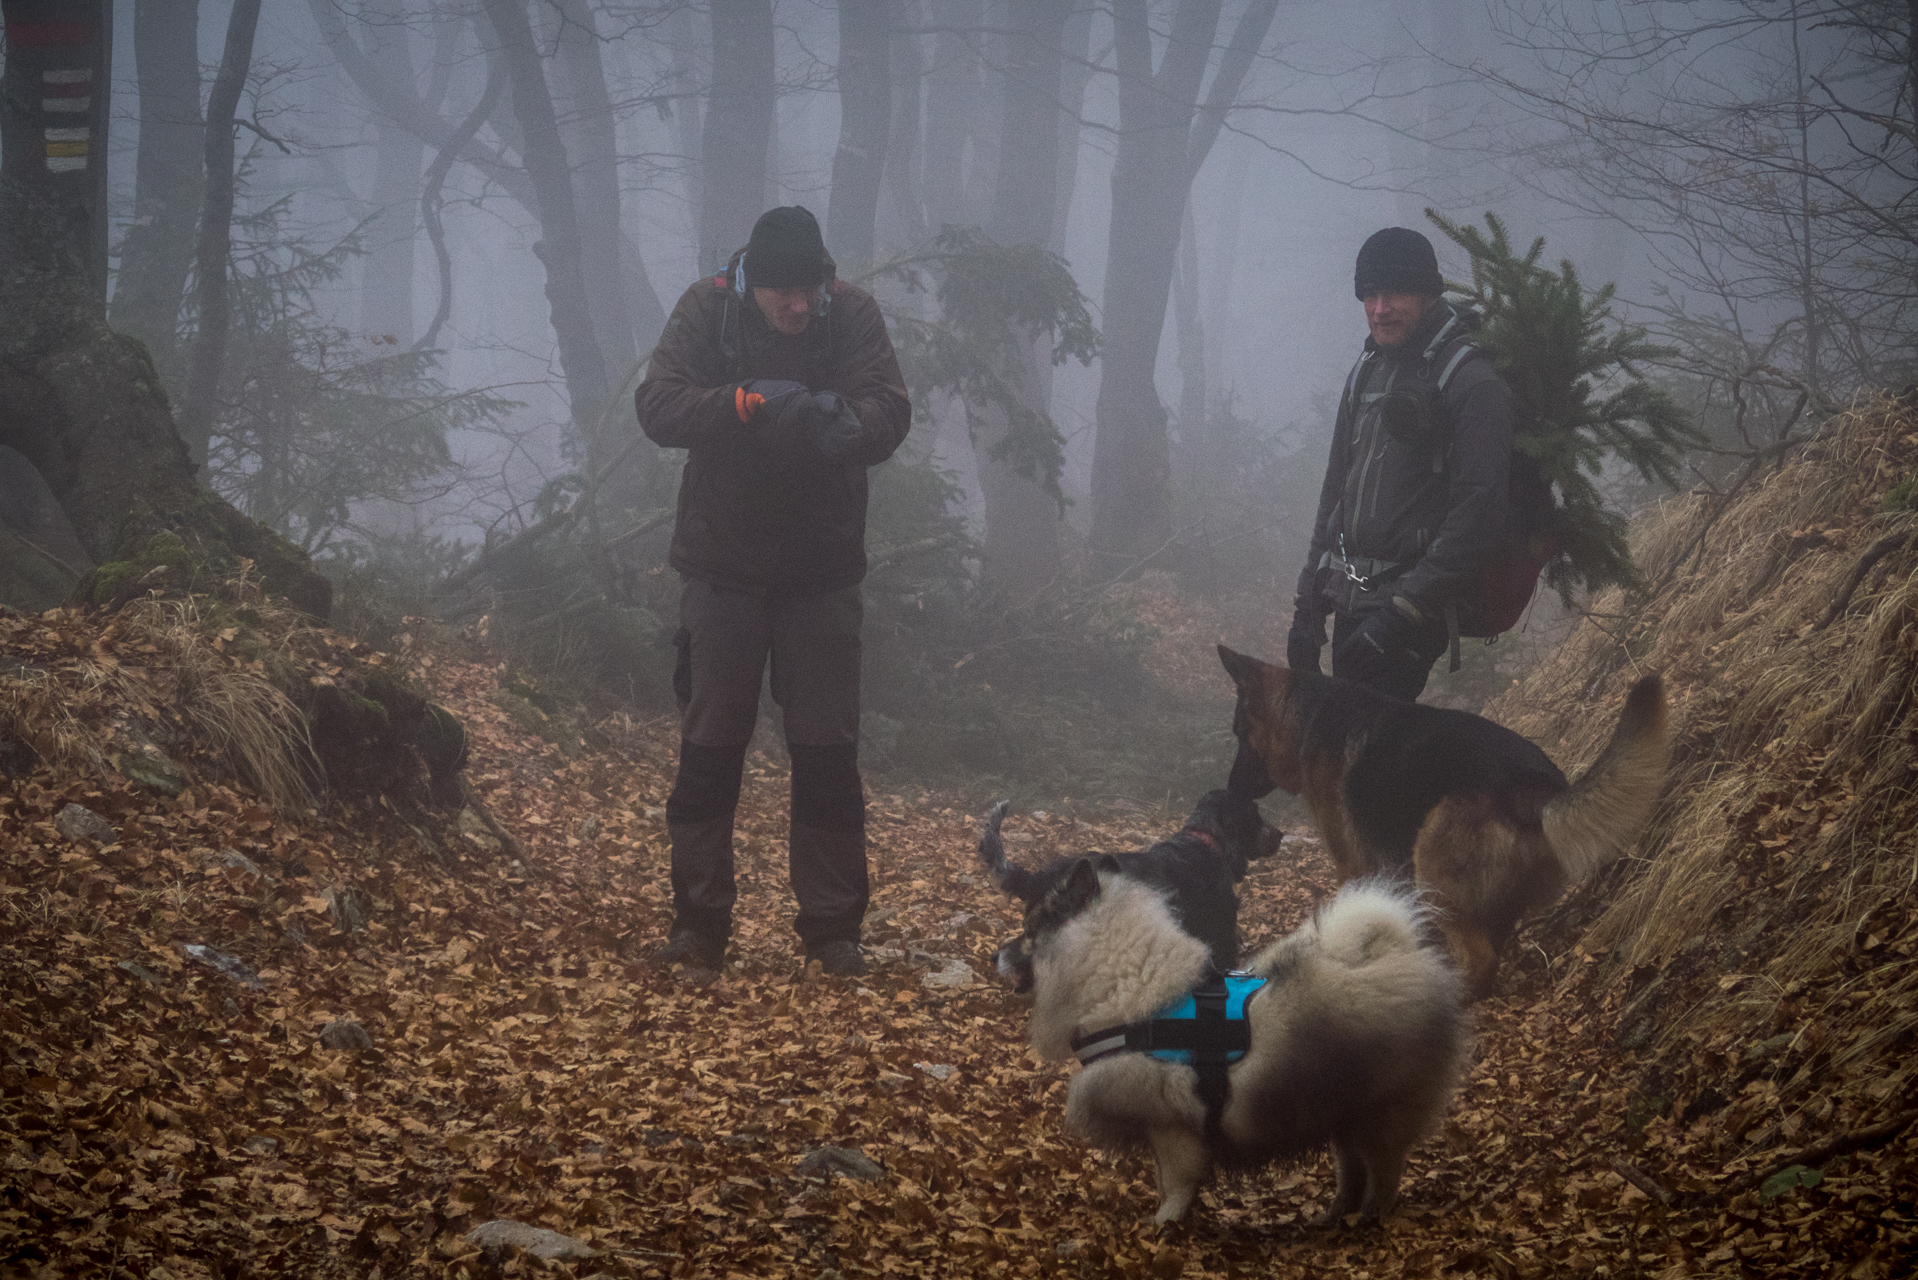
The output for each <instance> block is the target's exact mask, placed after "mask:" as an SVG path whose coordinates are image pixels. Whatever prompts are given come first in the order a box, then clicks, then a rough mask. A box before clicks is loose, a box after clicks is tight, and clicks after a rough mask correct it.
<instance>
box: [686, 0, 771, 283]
mask: <svg viewBox="0 0 1918 1280" xmlns="http://www.w3.org/2000/svg"><path fill="white" fill-rule="evenodd" d="M712 7H713V85H712V91H711V94H710V96H709V98H708V100H707V104H706V127H705V130H704V132H703V133H702V134H701V136H700V145H699V268H700V270H701V272H714V271H717V270H719V269H720V268H721V267H723V266H725V265H726V259H727V258H728V257H729V256H731V254H732V252H733V250H735V249H737V248H739V247H740V246H741V245H743V244H745V243H746V237H747V236H748V235H749V234H750V233H751V232H752V229H753V223H754V222H756V221H757V220H758V218H759V215H760V214H761V213H762V212H763V211H764V209H763V202H764V200H765V198H766V197H765V186H766V151H767V148H768V147H769V146H771V144H772V128H773V92H774V87H775V86H774V83H773V7H772V0H713V5H712Z"/></svg>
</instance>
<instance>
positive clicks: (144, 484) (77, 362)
mask: <svg viewBox="0 0 1918 1280" xmlns="http://www.w3.org/2000/svg"><path fill="white" fill-rule="evenodd" d="M93 8H94V7H93V6H89V10H90V11H91V10H92V9H93ZM49 10H53V12H52V13H51V14H49V12H48V11H49ZM0 14H3V15H4V18H5V21H6V25H7V53H6V58H7V61H6V77H5V82H4V85H0V103H3V104H4V105H0V129H4V131H5V136H4V141H3V142H0V148H3V149H4V161H0V335H4V340H0V445H5V446H6V447H8V448H11V449H14V450H17V451H18V452H19V453H20V454H21V455H22V456H23V457H25V458H26V459H27V461H28V462H30V463H32V465H33V468H34V470H36V471H37V472H39V474H40V476H41V478H42V479H43V480H44V481H45V482H46V485H47V488H48V490H49V491H50V492H51V493H52V495H53V497H54V499H55V501H57V502H58V503H59V505H60V507H61V509H62V511H64V512H65V513H66V515H67V518H68V520H69V521H70V522H71V523H72V526H73V531H74V536H75V537H76V539H77V540H78V542H79V544H80V546H81V547H82V548H83V549H84V550H85V551H86V553H87V555H88V556H89V557H91V558H92V559H93V560H94V561H96V562H98V563H99V564H100V566H101V567H100V568H99V569H98V570H96V571H94V573H93V574H91V575H90V576H89V578H88V579H87V581H86V582H83V584H82V585H83V587H87V586H89V585H90V586H91V587H92V588H93V589H94V592H95V594H90V595H89V596H88V597H87V598H88V599H89V600H92V601H94V602H98V603H114V602H115V601H117V600H120V599H124V598H126V596H127V595H130V594H132V593H133V592H134V591H136V590H141V589H144V588H143V587H142V586H141V582H142V579H143V577H144V574H145V572H146V571H147V570H150V569H154V568H158V567H160V566H158V565H157V564H152V563H143V561H142V558H143V557H146V558H147V560H149V561H150V560H151V558H152V555H153V551H154V543H153V541H152V540H153V538H154V536H155V535H156V534H159V533H162V532H170V533H173V534H175V535H177V536H178V538H179V539H180V542H179V544H177V545H180V546H181V547H183V549H184V551H185V553H186V554H187V555H188V556H189V557H190V558H191V559H193V560H194V561H195V564H196V567H197V566H205V567H208V568H213V569H221V568H224V569H226V570H228V571H231V570H234V569H237V568H238V566H239V558H240V557H244V558H246V559H248V560H251V561H252V562H253V563H254V566H255V570H256V577H257V578H259V579H260V580H263V581H264V582H265V583H266V584H267V586H268V587H269V588H270V589H272V590H274V591H275V592H277V593H279V594H281V595H284V596H285V597H287V598H288V599H290V600H291V601H292V602H293V603H294V604H295V605H297V606H298V607H300V608H302V609H304V610H306V612H308V613H309V614H312V615H313V616H315V617H319V618H324V617H325V615H326V612H327V606H328V602H329V601H330V599H331V588H330V586H329V585H328V584H327V581H326V579H325V578H323V577H321V576H320V575H319V574H317V573H315V572H314V571H313V569H312V566H311V565H310V564H309V563H308V562H307V560H306V557H305V556H303V555H302V554H300V552H299V551H298V550H297V549H296V548H294V547H292V546H291V545H290V544H288V543H287V542H286V540H285V539H283V538H280V537H278V536H277V535H275V534H273V533H272V532H270V531H269V530H267V529H265V528H263V527H262V526H260V525H258V524H256V523H254V522H253V521H251V520H248V519H247V518H246V517H245V516H242V515H241V514H240V513H239V512H237V511H235V510H234V509H233V508H232V507H231V506H229V505H227V504H226V503H224V502H222V501H220V500H219V499H218V498H216V497H214V496H212V495H211V494H208V493H205V492H204V491H202V490H201V489H200V488H199V486H198V485H197V484H196V483H195V481H194V470H195V468H194V465H193V462H192V460H191V459H190V458H189V457H188V454H187V450H186V448H185V446H184V444H183V443H182V441H181V439H180V436H179V434H178V433H177V432H176V431H175V430H174V427H173V421H172V419H171V417H170V416H169V414H168V412H167V399H166V393H165V392H164V391H163V390H161V387H160V382H159V379H158V377H157V376H156V375H155V372H154V368H153V363H152V361H151V359H150V358H149V357H148V355H147V353H146V350H145V348H144V347H143V346H142V345H141V344H140V343H138V342H136V341H134V340H133V339H131V338H128V337H123V336H121V335H119V334H116V333H114V332H113V331H112V330H111V329H110V328H108V327H107V321H106V308H105V305H104V298H103V296H102V294H101V291H100V288H99V285H98V282H97V280H95V279H94V278H93V275H92V272H91V271H90V270H89V266H90V262H91V259H92V252H93V249H92V246H93V245H94V243H95V236H94V233H93V229H92V226H91V221H90V215H91V213H92V212H93V211H94V208H95V206H94V204H93V201H92V197H91V195H90V194H89V193H90V190H91V188H92V181H91V179H92V178H93V176H94V173H93V170H94V169H95V168H97V167H99V166H97V165H96V163H95V161H97V159H98V158H99V157H101V156H104V155H105V154H106V142H107V121H106V120H105V119H104V118H101V119H99V120H98V122H97V124H94V125H89V126H87V128H88V129H89V130H90V131H91V132H90V133H89V135H88V137H86V138H85V139H72V140H68V139H61V138H54V139H48V138H46V136H45V132H44V131H45V130H46V129H48V128H62V129H64V128H78V127H80V126H77V125H70V124H66V123H59V124H54V123H51V122H50V121H51V119H52V118H56V117H57V118H60V119H63V120H64V119H65V118H68V117H70V116H72V115H80V114H81V113H79V112H71V113H59V112H55V113H48V112H47V111H46V108H45V105H44V104H45V101H46V100H47V99H45V98H43V97H42V96H41V94H40V92H39V90H40V89H41V88H42V86H43V85H71V84H81V85H85V84H88V83H89V82H90V81H91V80H92V79H93V77H94V76H101V75H104V71H103V69H102V68H100V67H99V66H98V65H97V64H94V65H91V66H89V65H88V63H87V62H86V61H85V58H86V56H87V55H86V51H85V50H84V49H81V48H80V46H78V45H76V44H74V43H72V42H70V41H61V40H47V39H36V38H34V37H37V36H38V37H44V36H48V35H53V36H57V35H59V34H60V33H59V31H58V30H56V28H58V27H61V26H77V25H82V24H80V23H79V20H78V19H77V18H76V16H75V14H76V6H73V5H70V4H67V5H58V6H54V5H44V4H43V5H32V4H27V3H21V2H20V0H5V3H4V4H3V5H0ZM38 24H45V25H44V26H41V25H38ZM76 50H78V52H76ZM101 52H104V50H101ZM76 69H77V70H88V71H90V72H92V73H93V74H92V75H90V76H89V77H87V78H85V79H79V78H72V79H69V78H62V77H61V76H60V75H51V76H50V75H48V73H49V72H54V73H60V72H67V71H73V70H76ZM23 90H30V91H31V92H23ZM78 96H79V95H70V97H71V98H77V97H78ZM236 96H237V95H236ZM82 118H84V116H82ZM63 141H74V142H79V141H84V142H85V143H87V148H86V150H85V151H83V152H73V151H68V150H66V149H65V148H62V149H60V150H57V151H55V152H54V153H52V154H49V151H48V143H49V142H63ZM73 159H84V160H86V161H87V162H88V163H87V165H86V167H84V168H83V167H79V166H72V165H54V166H50V165H49V164H48V161H50V160H73ZM174 585H181V586H184V585H186V584H185V583H184V582H176V583H175V584H174Z"/></svg>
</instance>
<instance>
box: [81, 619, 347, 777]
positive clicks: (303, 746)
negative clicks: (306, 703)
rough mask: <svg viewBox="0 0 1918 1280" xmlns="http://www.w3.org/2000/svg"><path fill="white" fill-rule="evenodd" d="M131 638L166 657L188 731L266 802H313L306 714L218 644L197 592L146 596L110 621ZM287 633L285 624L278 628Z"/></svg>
mask: <svg viewBox="0 0 1918 1280" xmlns="http://www.w3.org/2000/svg"><path fill="white" fill-rule="evenodd" d="M114 628H115V630H116V631H118V632H119V633H120V634H122V635H124V636H126V637H127V638H128V639H131V640H135V641H140V642H144V643H146V644H150V645H152V646H154V647H155V648H156V649H157V650H158V651H159V652H160V653H161V654H162V655H163V656H164V658H165V662H164V666H165V667H166V668H167V669H168V670H170V672H171V674H172V678H173V683H174V691H175V693H176V695H177V702H176V705H177V706H178V707H179V708H180V710H181V712H182V714H183V715H184V716H185V717H186V720H187V723H188V731H189V732H190V733H191V734H192V736H193V738H194V740H195V741H196V742H198V743H199V744H200V745H201V746H202V747H203V748H205V749H207V750H209V751H211V752H213V753H214V754H215V755H217V756H218V757H220V758H221V759H223V760H224V761H225V762H226V764H227V766H228V767H229V768H231V769H232V770H233V771H234V772H235V773H237V774H238V775H239V776H240V777H242V778H244V779H245V780H246V781H247V783H248V784H249V785H251V786H252V787H253V788H254V790H256V791H258V792H259V793H260V795H261V797H262V798H263V799H265V800H266V801H267V803H268V804H270V805H272V806H273V807H274V808H276V809H278V810H280V811H282V812H297V811H299V810H301V809H305V808H307V807H309V806H310V805H311V804H312V801H313V796H312V789H311V787H310V785H309V782H308V780H309V779H312V778H317V777H318V776H319V763H318V760H317V759H316V758H315V756H314V754H313V743H312V739H311V738H310V737H309V736H308V733H307V727H306V721H305V718H304V717H302V716H301V715H300V712H299V708H297V707H295V706H294V705H293V703H292V701H291V700H290V699H289V698H288V697H287V696H286V695H285V694H284V693H281V692H280V691H279V690H278V689H276V688H274V687H273V685H272V683H271V682H270V681H269V680H268V679H267V678H266V676H265V674H264V673H263V672H262V671H258V670H254V669H252V668H251V667H249V666H248V665H245V664H242V663H238V662H236V661H235V660H234V659H233V658H232V657H231V656H229V655H228V654H227V653H225V652H224V651H223V649H224V643H223V635H222V633H220V632H217V631H215V630H213V628H212V627H211V625H210V624H209V623H208V621H207V619H206V618H205V617H204V615H203V613H202V611H201V605H200V602H199V601H198V599H196V598H194V597H187V598H185V599H179V600H168V599H143V600H135V601H132V602H131V603H129V604H128V605H127V606H126V607H125V608H124V609H122V610H121V611H120V615H119V617H118V618H116V619H115V621H114ZM274 630H277V631H279V632H281V634H282V636H283V637H284V633H285V628H275V629H274Z"/></svg>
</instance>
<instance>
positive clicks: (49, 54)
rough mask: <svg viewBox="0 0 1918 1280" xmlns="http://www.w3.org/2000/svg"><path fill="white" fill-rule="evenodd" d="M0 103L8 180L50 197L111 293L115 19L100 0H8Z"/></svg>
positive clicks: (0, 145)
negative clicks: (109, 149)
mask: <svg viewBox="0 0 1918 1280" xmlns="http://www.w3.org/2000/svg"><path fill="white" fill-rule="evenodd" d="M0 17H4V20H5V22H6V43H7V62H6V79H5V83H4V95H3V96H4V105H3V106H0V130H4V132H0V150H4V153H5V159H4V174H0V178H4V180H5V181H9V182H15V183H19V184H20V185H21V186H22V188H23V189H24V191H25V193H27V194H29V195H30V197H31V198H32V199H33V200H35V201H36V202H39V201H44V202H46V207H47V211H48V213H49V214H50V215H51V217H52V219H53V223H54V225H57V226H58V227H59V228H60V236H61V243H62V245H63V247H64V248H65V249H66V251H68V252H71V253H72V254H73V255H74V256H75V257H76V258H77V259H78V260H79V261H80V262H81V263H83V264H85V268H86V272H87V278H88V281H89V282H90V284H91V285H92V288H93V293H94V295H95V297H96V298H97V299H98V300H99V303H100V306H101V307H102V308H104V307H105V306H106V300H107V166H106V148H105V146H104V145H102V144H103V143H104V140H105V138H106V134H107V90H108V80H109V75H110V72H111V70H112V66H113V48H112V41H113V22H112V13H111V9H110V8H109V6H108V5H107V3H106V0H5V2H4V4H0Z"/></svg>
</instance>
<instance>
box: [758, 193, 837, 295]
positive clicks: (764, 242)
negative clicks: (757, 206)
mask: <svg viewBox="0 0 1918 1280" xmlns="http://www.w3.org/2000/svg"><path fill="white" fill-rule="evenodd" d="M743 265H744V267H745V271H746V283H747V284H748V285H751V286H752V287H754V288H757V289H805V288H810V287H812V286H813V285H816V284H820V283H822V282H823V281H824V280H825V278H826V241H825V239H824V238H823V237H821V236H820V234H819V219H817V218H815V217H813V216H812V213H811V212H810V211H809V210H807V209H806V208H805V207H804V206H803V205H796V204H789V205H782V206H780V207H779V208H777V209H768V210H767V211H766V212H764V213H762V214H760V215H759V221H758V222H755V223H754V224H753V235H752V239H750V240H748V241H747V242H746V259H745V262H744V264H743Z"/></svg>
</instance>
